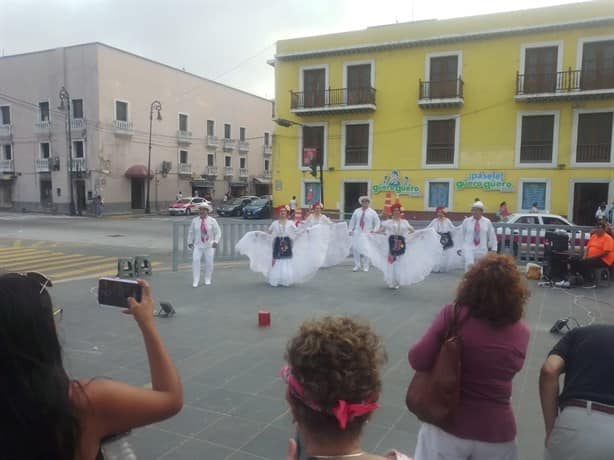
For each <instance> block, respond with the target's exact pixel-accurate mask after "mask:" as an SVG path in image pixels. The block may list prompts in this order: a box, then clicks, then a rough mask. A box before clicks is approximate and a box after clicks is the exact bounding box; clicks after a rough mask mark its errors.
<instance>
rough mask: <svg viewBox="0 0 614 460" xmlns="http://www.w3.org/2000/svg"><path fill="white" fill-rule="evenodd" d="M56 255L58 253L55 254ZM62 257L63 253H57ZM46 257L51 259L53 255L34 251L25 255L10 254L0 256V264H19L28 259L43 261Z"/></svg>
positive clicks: (47, 252)
mask: <svg viewBox="0 0 614 460" xmlns="http://www.w3.org/2000/svg"><path fill="white" fill-rule="evenodd" d="M56 254H58V253H56ZM59 254H62V255H64V254H63V253H59ZM46 257H53V253H52V252H49V251H42V252H41V251H36V252H30V253H26V254H11V255H8V256H7V255H4V254H3V255H0V264H3V263H9V264H10V263H12V262H20V261H22V260H30V259H44V258H46Z"/></svg>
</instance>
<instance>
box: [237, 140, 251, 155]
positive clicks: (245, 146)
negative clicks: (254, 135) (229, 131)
mask: <svg viewBox="0 0 614 460" xmlns="http://www.w3.org/2000/svg"><path fill="white" fill-rule="evenodd" d="M247 152H249V142H245V141H239V153H247Z"/></svg>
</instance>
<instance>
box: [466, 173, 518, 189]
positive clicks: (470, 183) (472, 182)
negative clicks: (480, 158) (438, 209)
mask: <svg viewBox="0 0 614 460" xmlns="http://www.w3.org/2000/svg"><path fill="white" fill-rule="evenodd" d="M470 188H473V189H475V188H477V189H481V190H484V191H486V192H505V193H509V192H513V191H514V190H513V188H512V183H511V182H507V181H506V180H505V174H504V173H503V172H494V171H493V172H483V171H480V172H475V173H470V174H467V178H466V179H463V180H459V181H456V190H465V189H470Z"/></svg>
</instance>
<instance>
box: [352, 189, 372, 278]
mask: <svg viewBox="0 0 614 460" xmlns="http://www.w3.org/2000/svg"><path fill="white" fill-rule="evenodd" d="M358 202H359V203H360V208H358V209H356V210H355V211H354V213H353V214H352V218H351V219H350V223H349V225H348V227H349V229H350V236H351V237H352V255H353V257H354V271H355V272H357V271H358V270H360V269H361V267H362V269H363V271H365V272H368V271H369V265H371V261H370V260H369V257H368V255H367V254H368V252H367V241H366V239H367V235H368V234H369V233H371V232H375V231H376V230H378V229H379V226H380V221H379V217H378V216H377V213H376V212H375V211H374V210H373V209H371V208H370V207H369V205H370V204H371V199H370V198H369V197H368V196H366V195H365V196H361V197H360V198H359V199H358Z"/></svg>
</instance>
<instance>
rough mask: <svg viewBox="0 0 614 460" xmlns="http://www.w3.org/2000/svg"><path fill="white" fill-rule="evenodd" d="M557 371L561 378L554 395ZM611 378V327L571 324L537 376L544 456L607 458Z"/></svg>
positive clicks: (612, 425)
mask: <svg viewBox="0 0 614 460" xmlns="http://www.w3.org/2000/svg"><path fill="white" fill-rule="evenodd" d="M561 374H565V383H564V386H563V391H562V392H561V393H560V395H559V377H560V375H561ZM612 382H614V326H611V325H603V324H599V325H592V326H586V327H581V328H576V329H573V330H571V331H569V332H568V333H567V334H565V336H564V337H563V338H562V339H561V340H560V341H559V342H558V343H557V344H556V345H555V346H554V348H553V349H552V351H551V352H550V355H549V356H548V358H547V359H546V362H545V363H544V365H543V366H542V369H541V373H540V376H539V394H540V397H541V405H542V412H543V414H544V423H545V425H546V455H545V458H546V459H547V460H572V459H580V458H582V459H587V460H610V459H611V458H612V452H613V450H612V449H613V447H612V439H614V386H613V385H612ZM559 408H560V410H559Z"/></svg>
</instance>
